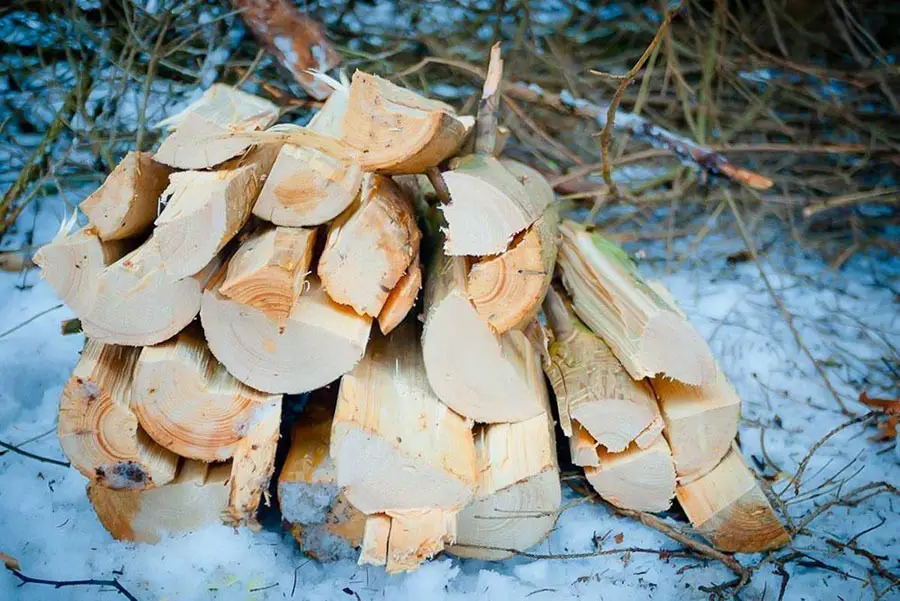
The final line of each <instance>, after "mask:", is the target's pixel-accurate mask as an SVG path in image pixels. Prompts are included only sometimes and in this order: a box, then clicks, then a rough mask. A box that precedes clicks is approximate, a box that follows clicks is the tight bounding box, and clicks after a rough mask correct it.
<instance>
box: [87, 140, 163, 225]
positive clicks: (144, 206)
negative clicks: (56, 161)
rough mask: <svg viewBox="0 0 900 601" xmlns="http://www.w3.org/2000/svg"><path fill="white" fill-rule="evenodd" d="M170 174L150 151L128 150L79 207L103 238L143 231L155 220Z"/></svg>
mask: <svg viewBox="0 0 900 601" xmlns="http://www.w3.org/2000/svg"><path fill="white" fill-rule="evenodd" d="M170 173H172V169H171V168H169V167H167V166H166V165H162V164H160V163H157V162H156V161H154V160H153V157H152V155H151V154H150V153H149V152H134V151H132V152H129V153H128V154H126V155H125V158H124V159H122V161H121V162H120V163H119V164H118V165H116V168H115V169H113V171H112V173H110V174H109V176H108V177H107V178H106V181H104V182H103V185H102V186H100V187H99V188H98V189H97V190H96V191H95V192H93V193H92V194H91V195H90V196H88V197H87V198H86V199H85V200H84V201H83V202H82V203H81V204H80V205H79V207H80V208H81V211H82V213H84V214H85V215H87V218H88V220H89V221H90V222H91V225H92V226H94V229H95V230H96V231H97V234H98V235H99V236H100V238H101V239H102V240H121V239H123V238H130V237H132V236H138V235H141V234H144V233H145V232H147V231H148V230H149V229H150V228H151V227H152V226H153V221H154V220H155V219H156V215H157V213H158V205H159V196H160V194H162V192H163V190H165V189H166V186H167V185H168V182H169V174H170Z"/></svg>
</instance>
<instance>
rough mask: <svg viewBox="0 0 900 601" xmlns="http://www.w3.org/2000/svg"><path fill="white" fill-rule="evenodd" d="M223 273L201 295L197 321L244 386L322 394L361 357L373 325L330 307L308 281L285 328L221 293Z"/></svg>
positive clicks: (313, 280)
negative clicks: (324, 389)
mask: <svg viewBox="0 0 900 601" xmlns="http://www.w3.org/2000/svg"><path fill="white" fill-rule="evenodd" d="M224 275H225V272H224V270H222V271H220V272H219V274H218V275H217V276H216V277H214V278H213V279H212V280H211V281H210V284H209V286H207V288H206V290H205V291H204V292H203V300H202V303H201V309H200V320H201V323H202V324H203V331H204V332H205V334H206V340H207V342H208V343H209V349H210V350H211V351H212V353H213V355H215V357H216V358H217V359H218V360H219V361H220V362H222V364H223V365H225V367H226V368H227V369H228V371H229V372H230V373H231V374H232V375H233V376H234V377H235V378H237V379H238V380H240V381H242V382H243V383H244V384H247V385H248V386H251V387H253V388H256V389H257V390H262V391H265V392H274V393H280V392H285V393H291V394H299V393H301V392H308V391H310V390H315V389H316V388H321V387H322V386H325V385H326V384H328V383H329V382H332V381H334V380H336V379H337V378H339V377H340V376H341V375H342V374H344V373H346V372H348V371H350V370H351V369H352V368H353V366H354V365H356V363H357V362H358V361H359V360H360V358H361V357H362V356H363V353H364V352H365V349H366V342H367V341H368V339H369V331H370V330H371V326H372V320H371V318H369V317H367V316H360V315H357V314H356V313H355V312H354V311H353V310H351V309H349V308H347V307H344V306H342V305H338V304H337V303H335V302H334V301H332V300H331V299H330V298H329V297H328V295H327V294H326V293H325V291H324V290H323V289H322V287H321V285H320V284H319V280H318V278H316V277H315V276H312V275H310V276H308V277H307V279H306V282H307V284H308V287H307V289H306V290H305V291H304V292H303V294H301V295H300V296H299V297H298V298H297V300H296V302H295V303H294V306H293V307H291V312H290V315H289V316H288V318H287V321H285V322H284V323H283V324H277V323H275V322H274V321H272V320H271V319H269V317H268V316H267V315H266V314H265V313H263V312H262V311H259V310H258V309H254V308H253V307H248V306H247V305H243V304H241V303H238V302H235V301H233V300H231V299H229V298H227V297H225V296H223V295H222V294H221V293H220V292H219V285H220V284H221V282H222V279H223V277H224Z"/></svg>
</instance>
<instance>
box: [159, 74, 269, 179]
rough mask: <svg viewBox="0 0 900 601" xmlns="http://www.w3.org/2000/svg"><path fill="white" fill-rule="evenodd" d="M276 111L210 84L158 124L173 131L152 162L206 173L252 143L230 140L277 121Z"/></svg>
mask: <svg viewBox="0 0 900 601" xmlns="http://www.w3.org/2000/svg"><path fill="white" fill-rule="evenodd" d="M278 113H279V111H278V107H277V106H275V105H274V104H272V103H271V102H269V101H268V100H265V99H263V98H259V97H257V96H254V95H252V94H248V93H246V92H242V91H240V90H238V89H237V88H233V87H231V86H227V85H224V84H213V85H212V86H211V87H210V88H209V89H208V90H206V92H204V93H203V96H201V97H200V99H199V100H197V101H196V102H194V103H193V104H191V105H190V106H188V107H187V108H186V109H184V110H183V111H182V112H181V113H179V114H177V115H173V116H172V117H169V118H168V119H166V120H164V121H163V122H162V123H160V124H159V125H160V126H163V127H165V126H170V127H174V128H175V130H174V131H173V132H172V133H171V134H169V136H168V137H167V138H166V139H165V140H163V143H162V144H161V145H160V147H159V149H158V150H157V151H156V154H155V155H153V159H154V160H155V161H157V162H159V163H163V164H164V165H169V166H170V167H174V168H176V169H209V168H210V167H214V166H216V165H219V164H221V163H224V162H225V161H227V160H228V159H230V158H233V157H236V156H238V155H239V154H241V153H243V152H244V151H245V150H247V149H248V148H250V146H251V145H252V144H253V141H252V139H250V138H248V137H246V136H233V134H237V133H247V132H254V131H261V130H264V129H266V128H267V127H268V126H270V125H272V124H273V123H275V121H277V120H278Z"/></svg>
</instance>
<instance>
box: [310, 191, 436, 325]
mask: <svg viewBox="0 0 900 601" xmlns="http://www.w3.org/2000/svg"><path fill="white" fill-rule="evenodd" d="M421 238H422V234H421V232H420V231H419V227H418V226H417V225H416V215H415V211H413V207H412V203H411V202H410V200H409V199H408V198H407V197H406V195H405V194H404V193H403V192H402V190H401V189H400V188H399V187H398V186H397V185H396V184H395V183H394V182H392V181H391V179H390V178H388V177H384V176H382V175H374V174H373V175H370V176H367V179H366V181H365V183H364V184H363V190H362V193H361V194H360V200H359V203H358V204H356V205H354V206H353V207H351V208H350V209H348V211H347V212H346V213H344V214H343V215H342V216H341V217H340V218H339V219H336V220H335V221H334V222H333V223H332V224H331V227H330V228H329V230H328V240H327V242H326V243H325V249H324V250H323V251H322V256H321V257H320V258H319V278H320V279H321V280H322V286H323V287H324V288H325V290H326V292H328V295H329V296H330V297H331V298H332V299H334V301H335V302H338V303H341V304H344V305H349V306H351V307H353V308H354V309H355V310H356V312H357V313H360V314H366V315H371V316H373V317H375V316H377V315H378V314H379V313H380V312H381V308H382V307H383V306H384V303H385V301H386V300H387V297H388V294H390V292H391V290H393V289H394V287H395V286H396V285H397V282H399V281H400V279H401V278H402V277H403V275H404V274H405V273H406V271H407V268H408V267H409V266H410V264H411V263H412V261H413V260H414V259H415V257H416V255H417V254H418V252H419V241H420V239H421Z"/></svg>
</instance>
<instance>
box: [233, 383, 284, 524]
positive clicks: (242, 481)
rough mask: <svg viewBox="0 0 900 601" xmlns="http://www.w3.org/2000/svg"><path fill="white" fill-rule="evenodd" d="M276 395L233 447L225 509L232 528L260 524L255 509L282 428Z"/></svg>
mask: <svg viewBox="0 0 900 601" xmlns="http://www.w3.org/2000/svg"><path fill="white" fill-rule="evenodd" d="M277 398H278V402H277V403H270V404H266V405H264V406H263V407H262V408H260V410H259V411H258V412H257V415H256V416H255V417H256V419H255V421H254V423H253V425H251V426H250V427H249V428H248V429H247V433H246V435H245V436H244V438H242V439H241V441H240V442H239V443H238V444H237V447H235V449H234V456H233V457H234V458H233V459H232V462H231V477H230V480H229V482H230V484H231V490H230V491H229V494H228V507H227V508H226V510H225V513H226V515H227V522H228V523H230V524H231V525H232V526H234V527H238V526H250V527H251V528H253V529H256V528H258V527H259V523H258V522H257V521H256V511H257V509H259V503H260V501H261V500H262V497H263V494H264V493H266V491H268V489H269V480H270V479H271V478H272V474H273V473H274V472H275V451H276V450H277V447H278V436H279V429H280V427H281V397H280V396H279V397H277ZM266 503H268V496H266Z"/></svg>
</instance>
